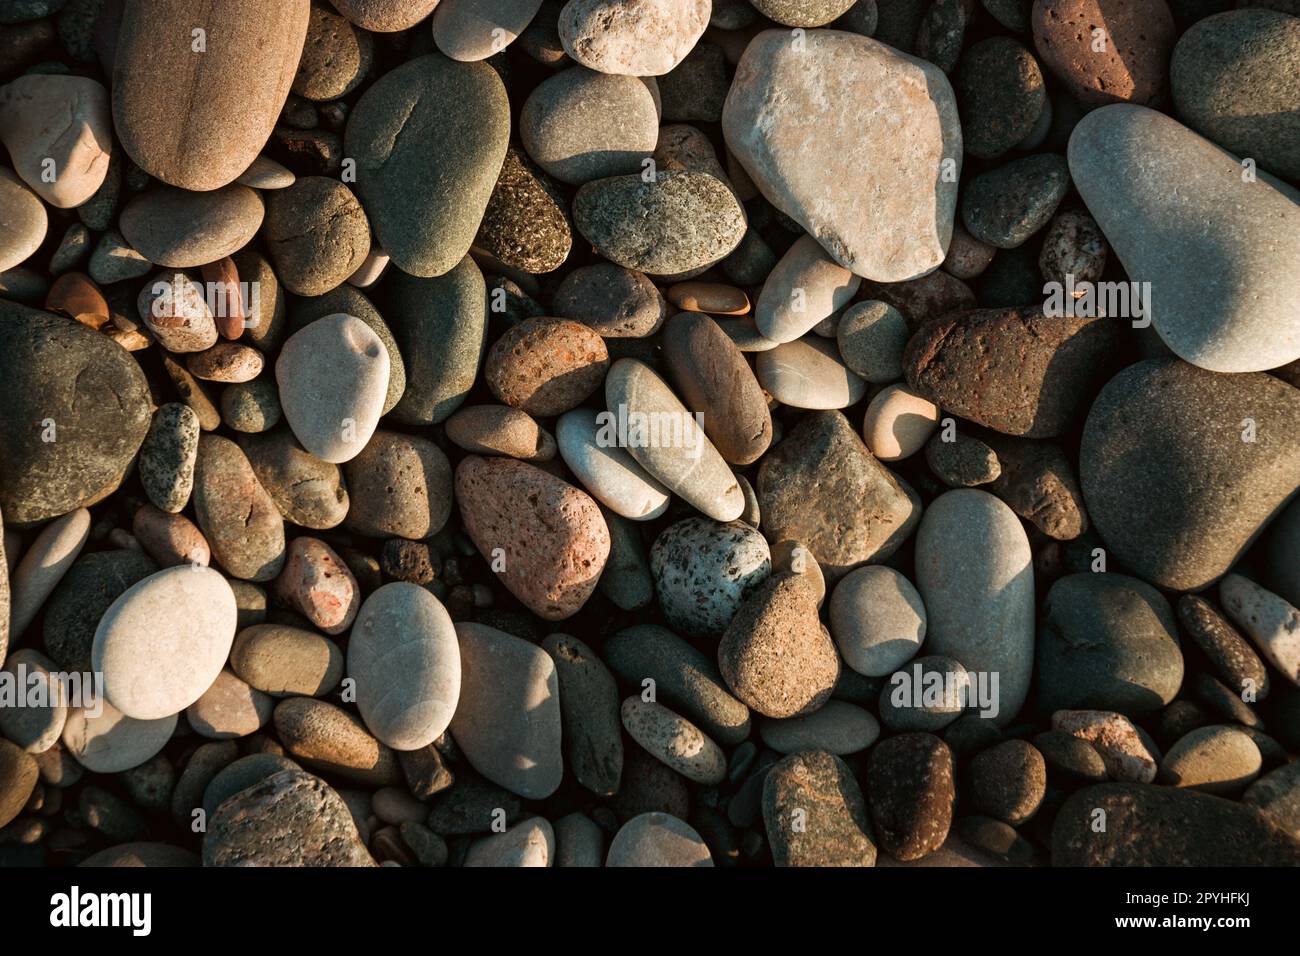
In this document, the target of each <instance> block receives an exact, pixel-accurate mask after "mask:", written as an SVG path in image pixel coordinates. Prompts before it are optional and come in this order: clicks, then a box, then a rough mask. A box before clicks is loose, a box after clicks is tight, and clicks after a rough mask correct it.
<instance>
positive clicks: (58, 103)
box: [0, 74, 113, 261]
mask: <svg viewBox="0 0 1300 956" xmlns="http://www.w3.org/2000/svg"><path fill="white" fill-rule="evenodd" d="M54 117H58V119H57V121H53V118H54ZM0 142H3V143H4V144H5V146H6V147H7V148H8V150H9V157H10V161H11V162H12V163H13V169H14V172H16V173H17V174H18V175H19V176H20V177H22V179H23V181H24V182H25V183H26V184H27V185H28V186H30V187H31V189H32V190H33V191H34V192H35V193H37V194H38V195H39V196H40V197H41V198H42V199H44V200H45V201H46V202H48V203H49V204H50V205H51V206H54V207H56V208H58V209H71V208H73V207H75V206H80V205H81V204H82V203H84V202H85V201H86V200H88V199H90V198H91V197H92V196H93V195H94V194H95V192H96V191H97V190H98V189H99V187H100V186H101V185H102V184H103V182H104V177H105V176H107V175H108V160H109V154H110V153H111V152H112V149H113V134H112V121H111V117H110V115H109V104H108V91H107V90H106V89H104V87H103V85H102V84H101V83H98V82H96V81H95V80H92V79H89V78H88V77H83V76H51V75H43V76H39V75H34V74H28V75H26V76H20V77H18V79H16V80H13V81H12V82H10V83H9V84H7V85H5V86H3V87H0ZM24 258H26V257H24ZM19 261H22V260H19Z"/></svg>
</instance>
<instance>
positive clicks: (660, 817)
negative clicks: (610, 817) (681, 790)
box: [605, 812, 713, 867]
mask: <svg viewBox="0 0 1300 956" xmlns="http://www.w3.org/2000/svg"><path fill="white" fill-rule="evenodd" d="M605 865H606V866H636V867H642V866H713V856H712V855H711V854H710V853H709V848H708V846H706V845H705V843H704V840H703V838H702V837H701V836H700V835H699V834H698V833H697V832H695V830H694V828H692V827H690V826H688V825H687V824H686V823H684V822H682V821H681V820H680V819H679V818H677V817H675V816H673V815H671V814H668V813H659V812H650V813H642V814H639V815H638V816H635V817H633V818H632V819H630V820H628V821H627V822H626V823H624V824H623V826H622V827H621V828H620V829H619V831H618V833H616V834H614V839H613V840H611V841H610V844H609V854H608V855H607V856H606V857H605Z"/></svg>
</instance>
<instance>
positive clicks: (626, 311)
mask: <svg viewBox="0 0 1300 956" xmlns="http://www.w3.org/2000/svg"><path fill="white" fill-rule="evenodd" d="M551 308H553V309H554V310H555V314H556V315H560V316H563V317H564V318H566V319H574V320H576V321H578V322H582V323H583V324H585V325H589V326H591V327H592V328H593V329H595V330H596V331H597V332H598V333H600V334H601V335H602V336H603V337H605V338H641V337H642V336H647V335H653V334H654V333H655V332H657V331H659V328H660V326H662V325H663V324H664V321H665V320H666V319H667V318H668V303H667V302H665V301H664V297H663V296H662V295H661V294H660V292H659V290H658V288H656V287H655V284H654V283H653V282H651V281H650V280H649V279H648V278H646V276H645V274H644V273H641V272H635V271H633V270H632V269H624V268H623V267H622V266H616V265H614V264H613V263H612V262H597V263H595V264H594V265H590V266H581V267H579V268H577V269H574V270H573V271H572V272H570V273H569V274H568V275H566V276H565V277H564V279H563V280H562V281H561V282H560V285H559V287H558V288H557V289H556V290H555V298H554V300H553V301H552V303H551Z"/></svg>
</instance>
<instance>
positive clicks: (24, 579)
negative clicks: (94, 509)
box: [6, 508, 90, 641]
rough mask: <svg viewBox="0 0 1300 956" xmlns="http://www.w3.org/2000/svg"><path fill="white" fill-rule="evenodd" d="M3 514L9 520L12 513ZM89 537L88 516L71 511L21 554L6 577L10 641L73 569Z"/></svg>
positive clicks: (32, 617) (20, 631) (88, 514)
mask: <svg viewBox="0 0 1300 956" xmlns="http://www.w3.org/2000/svg"><path fill="white" fill-rule="evenodd" d="M6 512H7V513H9V514H10V515H11V516H12V512H8V509H6ZM89 535H90V512H89V511H87V510H86V509H85V508H78V509H77V510H76V511H70V512H68V514H66V515H64V516H63V517H61V518H56V519H55V520H54V521H51V522H50V523H49V524H47V525H46V526H45V527H43V528H42V529H41V531H40V534H39V535H37V537H36V538H35V540H33V541H32V543H31V544H30V545H28V547H27V550H26V551H25V552H23V556H22V559H21V560H19V562H18V563H17V564H16V565H14V568H13V570H12V571H11V572H10V574H9V602H10V603H9V637H10V639H11V640H14V641H17V640H18V639H19V638H21V637H22V636H23V632H24V631H26V630H27V627H28V625H30V624H31V623H32V621H34V620H35V619H36V615H37V614H38V613H39V612H40V610H41V606H42V605H43V604H44V603H45V601H46V598H48V597H49V596H50V594H51V593H52V592H53V591H54V589H55V588H56V587H57V586H58V584H59V582H60V581H61V580H63V576H64V575H65V574H67V573H68V569H69V568H70V567H72V564H73V562H74V561H76V560H77V555H79V554H80V553H81V549H82V548H84V547H85V546H86V539H87V538H88V537H89Z"/></svg>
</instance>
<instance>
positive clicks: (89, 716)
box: [63, 699, 176, 773]
mask: <svg viewBox="0 0 1300 956" xmlns="http://www.w3.org/2000/svg"><path fill="white" fill-rule="evenodd" d="M175 729H176V714H171V715H169V716H167V717H160V718H158V719H157V720H136V719H135V718H134V717H128V716H126V714H124V713H122V712H121V711H120V710H118V709H117V708H116V707H114V706H113V705H112V704H110V703H109V702H108V701H106V700H103V699H99V700H96V701H94V702H93V704H92V705H91V706H89V707H77V708H74V709H72V710H70V711H69V712H68V720H67V722H66V723H65V724H64V725H63V746H64V747H66V748H67V750H68V753H70V754H72V757H73V759H74V760H76V761H77V763H79V764H81V766H83V767H85V768H86V769H87V770H89V771H91V772H93V773H121V772H122V771H123V770H130V769H131V768H132V767H138V766H140V764H142V763H144V762H145V761H147V760H152V759H153V758H154V757H155V756H157V755H158V752H159V751H161V750H162V749H163V747H165V746H166V745H167V741H169V740H171V736H172V732H173V731H174V730H175Z"/></svg>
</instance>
